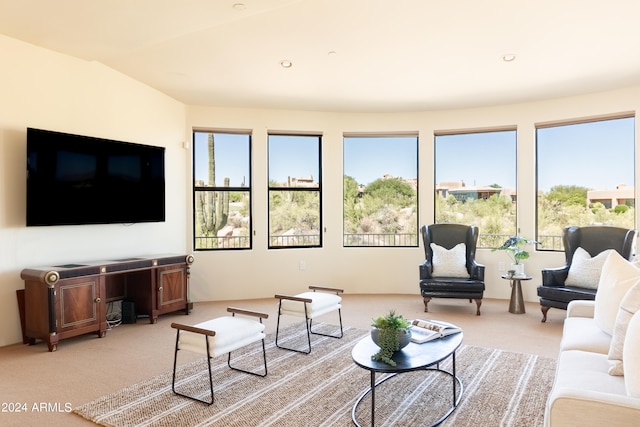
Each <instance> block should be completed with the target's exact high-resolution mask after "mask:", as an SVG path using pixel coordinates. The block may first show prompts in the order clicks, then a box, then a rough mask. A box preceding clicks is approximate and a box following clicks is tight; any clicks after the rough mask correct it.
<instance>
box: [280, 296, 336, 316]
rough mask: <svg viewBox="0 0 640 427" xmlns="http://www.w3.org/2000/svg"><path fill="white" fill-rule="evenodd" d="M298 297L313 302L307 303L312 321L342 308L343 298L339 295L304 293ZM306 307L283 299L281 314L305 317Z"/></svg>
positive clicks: (302, 303)
mask: <svg viewBox="0 0 640 427" xmlns="http://www.w3.org/2000/svg"><path fill="white" fill-rule="evenodd" d="M296 297H299V298H307V299H310V300H311V303H310V304H309V303H307V317H309V318H310V319H313V318H314V317H318V316H321V315H323V314H325V313H328V312H330V311H334V310H338V309H339V308H341V307H342V306H341V305H340V303H341V302H342V298H341V297H340V296H339V295H337V294H332V293H328V292H303V293H301V294H298V295H296ZM304 306H305V303H304V302H301V301H292V300H288V299H282V305H281V306H280V307H281V310H280V313H281V314H291V315H294V316H302V317H304Z"/></svg>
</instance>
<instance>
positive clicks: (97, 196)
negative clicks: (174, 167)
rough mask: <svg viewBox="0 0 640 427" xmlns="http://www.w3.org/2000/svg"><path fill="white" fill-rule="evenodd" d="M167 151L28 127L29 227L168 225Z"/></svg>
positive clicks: (159, 148) (160, 148)
mask: <svg viewBox="0 0 640 427" xmlns="http://www.w3.org/2000/svg"><path fill="white" fill-rule="evenodd" d="M164 153H165V148H164V147H154V146H149V145H142V144H134V143H130V142H122V141H113V140H109V139H101V138H94V137H89V136H82V135H72V134H67V133H61V132H53V131H49V130H42V129H34V128H27V226H46V225H77V224H113V223H120V224H132V223H138V222H161V221H164V220H165V182H164Z"/></svg>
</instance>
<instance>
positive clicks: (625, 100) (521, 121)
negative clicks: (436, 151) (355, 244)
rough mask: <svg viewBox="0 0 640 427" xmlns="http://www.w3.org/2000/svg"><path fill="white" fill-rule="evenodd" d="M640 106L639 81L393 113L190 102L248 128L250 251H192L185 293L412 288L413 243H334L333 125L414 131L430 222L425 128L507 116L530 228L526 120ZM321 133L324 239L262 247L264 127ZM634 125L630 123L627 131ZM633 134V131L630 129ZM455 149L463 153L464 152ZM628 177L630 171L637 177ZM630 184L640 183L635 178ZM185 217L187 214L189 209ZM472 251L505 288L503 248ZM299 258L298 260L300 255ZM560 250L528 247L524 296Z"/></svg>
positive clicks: (492, 294) (201, 296)
mask: <svg viewBox="0 0 640 427" xmlns="http://www.w3.org/2000/svg"><path fill="white" fill-rule="evenodd" d="M639 108H640V87H633V88H627V89H625V90H619V91H611V92H607V93H597V94H591V95H586V96H580V97H573V98H565V99H556V100H547V101H541V102H535V103H528V104H519V105H508V106H496V107H487V108H478V109H467V110H450V111H433V112H431V111H428V112H421V113H402V114H345V113H322V112H303V111H282V110H252V109H231V108H211V107H189V109H188V113H187V116H188V118H187V125H188V126H187V127H188V129H191V128H193V127H209V128H238V129H252V131H253V139H252V148H253V176H252V188H253V220H254V224H253V225H254V229H255V236H254V242H253V249H252V250H250V251H223V252H197V253H196V263H195V265H194V268H193V273H192V281H191V296H192V298H193V299H194V300H211V299H216V300H225V299H235V298H249V297H254V298H255V297H271V296H273V294H275V293H287V292H289V293H290V292H298V291H301V290H303V289H304V288H305V287H306V286H307V285H308V284H320V285H327V286H336V287H342V288H344V289H345V290H346V292H350V293H405V294H415V295H416V304H421V298H420V296H419V290H418V264H419V263H420V262H422V260H423V259H424V252H423V248H422V244H421V246H420V248H390V249H385V248H343V247H342V174H343V172H342V164H343V163H342V134H343V132H376V131H384V132H389V131H418V132H419V144H420V147H419V169H418V170H419V194H420V206H419V216H420V219H419V222H420V224H429V223H432V222H433V209H434V207H433V197H432V194H433V190H432V189H433V188H434V178H433V177H434V170H433V135H434V132H435V131H438V130H450V129H469V128H490V127H497V126H506V125H515V126H517V129H518V149H517V155H518V159H517V166H518V168H517V174H518V176H517V178H518V183H517V184H518V201H519V205H518V226H519V228H520V233H521V234H522V235H524V236H527V237H530V238H533V237H535V200H536V198H535V174H536V171H535V145H534V142H535V123H539V122H546V121H551V120H563V119H572V118H582V117H592V116H602V115H608V114H611V113H619V112H625V111H636V110H638V109H639ZM268 130H289V131H299V130H303V131H320V132H322V133H323V140H322V142H323V163H322V164H323V190H324V191H323V196H324V204H323V210H324V212H323V213H324V225H325V227H326V230H327V231H326V233H325V234H324V239H325V240H324V247H323V248H319V249H279V250H271V251H268V250H267V249H266V247H267V230H268V229H267V217H266V214H265V212H266V211H267V198H266V187H267V162H266V150H267V144H266V140H267V131H268ZM636 132H638V131H636ZM636 139H637V140H640V139H639V138H636ZM461 155H464V154H463V153H462V154H461ZM636 180H637V178H636ZM635 186H636V188H640V185H638V182H636V183H635ZM189 220H191V217H189ZM477 257H478V259H479V261H480V262H482V263H484V264H485V265H486V271H485V281H486V286H487V288H486V292H485V296H486V297H487V298H509V295H510V288H509V286H508V282H507V281H505V280H503V279H501V278H500V274H501V272H500V271H498V263H499V262H501V261H502V262H506V263H507V264H508V258H507V256H506V255H505V254H504V253H500V252H491V251H490V250H488V249H481V250H479V251H478V254H477ZM301 260H304V261H306V266H307V268H306V269H305V270H300V269H299V261H301ZM563 261H564V254H563V253H549V252H537V253H534V254H533V256H532V258H530V259H529V260H527V261H526V270H527V273H529V274H530V275H532V276H533V279H532V280H531V281H527V282H523V293H524V296H525V299H526V300H528V301H537V296H536V287H537V286H538V285H539V284H540V282H541V274H540V270H541V268H543V267H556V266H561V265H562V264H563Z"/></svg>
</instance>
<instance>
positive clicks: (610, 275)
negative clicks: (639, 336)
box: [593, 251, 640, 335]
mask: <svg viewBox="0 0 640 427" xmlns="http://www.w3.org/2000/svg"><path fill="white" fill-rule="evenodd" d="M638 280H640V268H638V267H637V266H636V265H634V264H632V263H630V262H629V261H627V260H626V259H624V258H623V257H622V255H620V254H619V253H618V252H616V251H611V252H610V253H609V256H608V257H607V260H606V261H605V262H604V265H603V266H602V274H601V275H600V282H599V284H598V292H597V293H596V302H595V308H594V313H593V320H594V321H595V322H596V325H597V326H598V327H599V328H600V329H602V330H603V331H604V332H606V333H608V334H609V335H613V327H614V325H615V324H616V317H617V316H618V307H620V302H621V301H622V298H624V295H625V294H626V293H627V291H628V290H629V289H631V287H632V286H633V285H635V284H636V282H637V281H638Z"/></svg>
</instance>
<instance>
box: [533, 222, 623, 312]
mask: <svg viewBox="0 0 640 427" xmlns="http://www.w3.org/2000/svg"><path fill="white" fill-rule="evenodd" d="M635 234H636V230H629V229H626V228H621V227H612V226H606V225H601V226H586V227H576V226H570V227H565V228H564V229H563V230H562V242H563V244H564V254H565V265H564V266H562V267H558V268H543V269H542V286H539V287H538V296H539V297H540V309H541V310H542V321H543V322H546V321H547V312H548V311H549V309H550V308H551V307H554V308H559V309H562V310H566V309H567V305H569V302H571V301H573V300H594V299H595V297H596V291H597V290H596V289H589V288H583V287H579V286H567V285H565V280H566V279H567V276H568V274H569V268H571V262H572V260H573V255H574V253H575V252H576V249H578V248H582V249H584V250H585V251H587V252H588V253H589V255H591V257H594V256H596V255H598V254H599V253H601V252H602V251H605V250H607V249H614V250H616V251H617V252H618V253H619V254H620V255H621V256H622V257H624V258H626V259H630V258H631V250H632V246H633V239H634V237H635Z"/></svg>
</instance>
